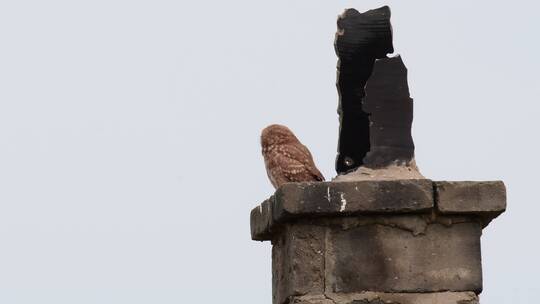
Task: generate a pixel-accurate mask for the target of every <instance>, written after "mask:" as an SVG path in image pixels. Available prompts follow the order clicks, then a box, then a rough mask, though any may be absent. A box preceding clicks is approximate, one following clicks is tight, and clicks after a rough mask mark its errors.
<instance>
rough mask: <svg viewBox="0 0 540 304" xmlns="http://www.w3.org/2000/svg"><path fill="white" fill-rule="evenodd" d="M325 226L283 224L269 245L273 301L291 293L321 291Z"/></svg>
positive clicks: (295, 294) (286, 298)
mask: <svg viewBox="0 0 540 304" xmlns="http://www.w3.org/2000/svg"><path fill="white" fill-rule="evenodd" d="M324 238H325V228H324V227H321V226H317V225H311V224H309V223H308V224H295V225H286V226H285V227H284V230H283V231H282V233H281V234H280V237H279V238H277V239H276V240H275V241H274V242H273V245H274V246H273V247H272V297H273V303H286V302H287V301H288V299H289V298H290V297H292V296H298V295H306V294H315V295H317V294H319V295H320V294H323V293H324V250H325V248H324V244H325V240H324Z"/></svg>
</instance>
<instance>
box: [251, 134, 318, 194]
mask: <svg viewBox="0 0 540 304" xmlns="http://www.w3.org/2000/svg"><path fill="white" fill-rule="evenodd" d="M261 146H262V155H263V157H264V164H265V165H266V173H267V174H268V178H269V179H270V182H271V183H272V185H274V187H275V188H276V189H277V188H278V187H279V186H281V185H283V184H285V183H293V182H310V181H324V177H323V175H322V174H321V172H320V171H319V170H318V169H317V167H315V164H314V163H313V157H312V156H311V153H310V152H309V150H308V148H306V146H304V145H302V143H300V141H299V140H298V138H296V136H294V134H293V133H292V132H291V130H289V128H287V127H285V126H282V125H270V126H268V127H266V128H265V129H264V130H263V131H262V133H261Z"/></svg>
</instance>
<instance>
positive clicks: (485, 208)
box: [250, 179, 506, 241]
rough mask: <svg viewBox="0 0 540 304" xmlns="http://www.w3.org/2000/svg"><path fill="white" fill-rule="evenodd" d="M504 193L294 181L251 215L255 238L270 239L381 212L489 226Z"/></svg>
mask: <svg viewBox="0 0 540 304" xmlns="http://www.w3.org/2000/svg"><path fill="white" fill-rule="evenodd" d="M433 189H435V192H436V195H434V190H433ZM505 192H506V191H505V188H504V184H503V183H502V182H432V181H430V180H427V179H423V180H422V179H421V180H413V179H411V180H388V181H376V180H365V181H354V182H348V181H347V182H321V183H290V184H286V185H284V186H283V187H281V188H279V189H278V190H277V191H276V193H275V195H273V196H272V197H270V198H269V199H268V200H266V201H265V202H263V203H262V204H261V205H260V206H258V207H255V208H254V209H253V210H252V211H251V216H250V224H251V237H252V239H253V240H258V241H263V240H271V239H272V235H274V234H275V231H278V230H279V226H280V225H282V224H284V223H288V222H290V221H293V220H294V219H296V218H311V217H321V216H325V217H344V216H355V215H365V214H380V213H384V214H403V213H432V212H436V213H441V214H453V215H460V214H461V215H469V216H474V217H478V218H480V219H482V221H483V224H484V226H486V225H487V224H488V223H489V222H490V221H491V220H492V219H493V218H495V217H497V216H498V215H499V214H500V213H502V212H503V211H504V210H505V208H506V193H505ZM435 196H436V197H437V199H435V198H434V197H435ZM435 203H437V208H434V206H435Z"/></svg>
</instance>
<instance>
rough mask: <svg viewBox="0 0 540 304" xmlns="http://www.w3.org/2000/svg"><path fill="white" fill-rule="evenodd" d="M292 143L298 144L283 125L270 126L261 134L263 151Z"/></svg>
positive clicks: (296, 139)
mask: <svg viewBox="0 0 540 304" xmlns="http://www.w3.org/2000/svg"><path fill="white" fill-rule="evenodd" d="M292 142H298V138H296V136H294V134H293V132H292V131H291V130H289V128H287V127H285V126H283V125H277V124H276V125H270V126H268V127H266V128H264V129H263V130H262V132H261V146H262V148H263V150H265V149H266V148H268V147H271V146H273V145H282V144H287V143H292Z"/></svg>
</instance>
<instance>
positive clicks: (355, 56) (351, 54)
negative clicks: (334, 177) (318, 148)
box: [335, 6, 394, 174]
mask: <svg viewBox="0 0 540 304" xmlns="http://www.w3.org/2000/svg"><path fill="white" fill-rule="evenodd" d="M337 27H338V30H337V33H336V39H335V49H336V54H337V56H338V58H339V61H338V66H337V70H338V76H337V88H338V92H339V107H338V114H339V121H340V130H339V142H338V155H337V158H336V171H337V172H338V173H340V174H341V173H346V172H349V171H352V170H354V169H356V168H358V167H359V166H361V165H362V162H363V158H364V156H365V155H366V153H367V152H368V151H369V149H370V143H369V124H370V122H369V116H368V113H366V112H364V110H363V109H362V98H363V97H364V86H365V84H366V81H367V80H368V78H369V76H370V75H371V71H372V69H373V64H374V62H375V59H377V58H383V57H386V54H389V53H393V52H394V47H393V45H392V27H391V24H390V8H389V7H388V6H384V7H381V8H379V9H375V10H370V11H367V12H365V13H359V12H358V11H357V10H354V9H348V10H346V11H345V12H344V13H343V14H342V15H341V16H340V17H339V19H338V22H337Z"/></svg>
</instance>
